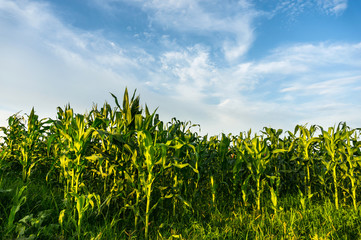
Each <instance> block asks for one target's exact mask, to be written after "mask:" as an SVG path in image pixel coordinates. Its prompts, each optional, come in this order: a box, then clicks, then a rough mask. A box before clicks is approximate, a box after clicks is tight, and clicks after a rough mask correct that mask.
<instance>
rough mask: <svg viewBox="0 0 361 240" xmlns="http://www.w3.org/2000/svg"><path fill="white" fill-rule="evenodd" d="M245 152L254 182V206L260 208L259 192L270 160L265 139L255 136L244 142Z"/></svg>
mask: <svg viewBox="0 0 361 240" xmlns="http://www.w3.org/2000/svg"><path fill="white" fill-rule="evenodd" d="M244 147H245V152H244V155H243V157H244V158H245V160H246V161H247V168H248V169H249V171H250V173H251V175H252V179H253V180H254V181H255V184H256V206H257V211H260V210H261V194H262V193H263V191H264V185H265V174H266V170H267V167H268V163H269V161H270V156H271V154H270V152H269V149H268V146H267V144H266V143H265V141H263V140H262V139H260V137H257V136H255V137H254V138H253V139H252V140H251V141H250V142H248V143H247V142H245V143H244Z"/></svg>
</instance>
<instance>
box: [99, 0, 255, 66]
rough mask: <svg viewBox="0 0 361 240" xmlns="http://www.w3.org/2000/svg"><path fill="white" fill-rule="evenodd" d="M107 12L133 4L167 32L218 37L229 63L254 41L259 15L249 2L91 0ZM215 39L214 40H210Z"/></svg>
mask: <svg viewBox="0 0 361 240" xmlns="http://www.w3.org/2000/svg"><path fill="white" fill-rule="evenodd" d="M94 2H95V3H97V5H98V6H102V7H103V8H104V9H106V10H107V11H108V12H110V13H112V12H114V11H117V8H116V7H113V8H112V7H111V6H116V3H118V4H119V3H123V4H133V5H136V6H138V7H139V8H141V9H143V11H144V12H146V13H147V15H148V17H149V19H150V22H151V25H154V24H156V25H159V26H160V27H161V28H163V29H165V30H167V31H176V32H178V33H187V34H194V35H198V36H206V37H209V36H211V35H214V34H218V35H219V36H220V37H219V39H217V41H218V42H216V43H213V44H215V46H216V48H222V49H223V53H224V57H225V59H226V60H228V61H231V62H232V61H234V60H238V59H239V58H240V57H242V56H244V54H245V53H247V51H248V50H249V48H250V47H251V44H252V42H253V40H254V34H253V28H252V21H253V20H254V19H255V18H256V17H257V16H258V15H259V13H258V12H257V11H256V10H255V9H254V8H253V6H252V4H250V3H249V1H246V0H241V1H232V2H225V1H211V2H208V1H201V0H177V1H163V0H150V1H149V0H133V1H124V0H106V1H98V0H94ZM209 39H212V41H213V40H214V38H209Z"/></svg>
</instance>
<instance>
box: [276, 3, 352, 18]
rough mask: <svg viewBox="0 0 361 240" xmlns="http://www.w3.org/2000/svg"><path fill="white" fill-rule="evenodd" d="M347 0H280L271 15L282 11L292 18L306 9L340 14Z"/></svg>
mask: <svg viewBox="0 0 361 240" xmlns="http://www.w3.org/2000/svg"><path fill="white" fill-rule="evenodd" d="M347 1H348V0H281V1H277V2H278V4H277V6H276V7H275V9H274V10H273V15H275V14H277V13H279V12H282V13H285V14H286V15H288V16H289V17H290V18H291V20H294V19H295V18H296V17H298V16H299V15H300V14H301V13H304V12H306V11H318V12H320V13H322V14H326V15H335V16H339V15H342V14H343V12H344V11H345V10H346V9H347Z"/></svg>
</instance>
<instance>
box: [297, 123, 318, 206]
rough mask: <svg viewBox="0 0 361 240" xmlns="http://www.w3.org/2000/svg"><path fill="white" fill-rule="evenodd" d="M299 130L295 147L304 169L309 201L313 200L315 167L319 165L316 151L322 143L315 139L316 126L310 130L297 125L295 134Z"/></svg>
mask: <svg viewBox="0 0 361 240" xmlns="http://www.w3.org/2000/svg"><path fill="white" fill-rule="evenodd" d="M297 130H299V132H300V133H299V137H297V138H296V139H295V143H294V146H295V147H296V148H297V152H298V154H299V159H298V161H300V163H301V165H302V166H303V167H304V169H305V171H304V173H305V174H304V187H305V194H306V196H307V199H308V200H311V197H312V196H313V193H312V182H313V178H314V174H315V173H316V170H315V167H317V166H316V165H317V163H316V162H315V156H314V155H315V154H314V153H315V151H316V150H315V149H316V147H317V144H318V143H319V142H320V139H319V138H318V137H313V135H314V133H315V132H316V130H317V127H316V126H315V125H312V126H311V127H310V129H307V127H306V126H300V125H297V126H296V128H295V132H297ZM312 169H313V171H311V170H312Z"/></svg>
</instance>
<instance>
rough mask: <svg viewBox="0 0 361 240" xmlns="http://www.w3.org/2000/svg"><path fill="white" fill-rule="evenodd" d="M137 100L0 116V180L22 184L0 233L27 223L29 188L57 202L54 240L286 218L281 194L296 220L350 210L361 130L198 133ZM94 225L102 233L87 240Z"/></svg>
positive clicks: (359, 174) (360, 173)
mask: <svg viewBox="0 0 361 240" xmlns="http://www.w3.org/2000/svg"><path fill="white" fill-rule="evenodd" d="M135 93H136V92H134V94H133V95H132V96H131V97H130V96H129V95H128V91H127V90H125V93H124V96H123V102H122V103H119V101H118V98H117V97H116V96H115V95H113V94H112V96H113V97H114V101H115V107H112V106H111V105H110V104H108V103H105V104H104V105H103V106H102V107H101V108H98V107H97V106H96V105H94V106H93V107H92V109H91V111H90V112H89V113H86V114H77V113H74V111H73V109H72V108H71V107H70V105H67V106H65V107H64V108H60V107H58V108H57V117H56V119H39V117H38V116H37V115H36V114H35V111H34V109H32V111H31V113H30V114H29V115H26V116H20V115H19V114H15V115H13V116H10V117H9V118H8V126H6V127H1V131H2V133H3V137H2V141H1V143H0V144H1V145H0V169H1V173H2V178H5V177H6V176H7V175H6V174H13V175H15V176H19V178H21V181H22V183H23V185H24V187H23V188H21V189H16V192H15V194H14V195H15V197H14V199H13V204H14V206H15V207H13V208H10V207H8V208H6V207H5V203H4V202H3V203H2V206H3V209H4V210H3V213H2V216H6V218H5V217H2V218H1V219H0V221H1V222H2V224H1V226H3V227H2V229H1V231H2V232H3V236H8V237H9V238H11V237H14V236H15V237H16V236H19V234H20V230H19V229H23V234H25V231H26V229H27V228H26V226H27V225H26V224H23V225H25V227H23V228H19V224H16V223H17V222H18V219H20V218H21V217H24V216H21V208H22V206H23V204H24V203H25V202H26V201H27V199H26V197H25V192H27V191H28V189H27V188H26V185H27V184H28V183H31V182H35V181H37V182H41V183H42V184H46V185H47V186H48V187H49V188H50V189H52V191H53V192H52V193H49V194H54V196H58V198H59V199H60V200H59V201H58V200H57V199H58V198H57V197H54V202H56V204H54V205H55V206H56V207H55V209H53V210H52V213H51V214H52V215H55V216H56V220H57V222H55V223H54V224H57V226H58V228H57V234H58V235H57V237H58V239H68V238H72V237H74V238H75V239H84V238H85V239H107V237H106V231H108V230H109V229H110V228H116V229H121V231H123V234H124V233H126V235H124V236H128V237H129V238H137V239H138V238H141V239H143V238H144V239H149V238H152V239H154V238H155V236H157V237H158V238H160V235H161V233H160V231H159V229H161V228H162V227H163V226H164V223H165V222H166V223H168V225H171V223H175V222H182V221H183V222H184V221H187V219H193V218H197V219H203V220H204V221H207V219H210V218H211V216H212V214H216V213H217V212H222V213H223V212H229V213H237V212H239V211H240V209H241V210H242V211H241V212H243V213H244V214H253V215H255V216H262V215H264V214H271V215H272V216H277V215H279V214H282V212H284V211H287V209H288V210H289V206H288V205H287V204H286V203H285V201H283V199H287V197H288V196H293V197H294V199H296V205H297V206H296V207H297V209H299V211H300V213H302V212H306V211H307V210H308V209H310V206H312V205H313V204H315V203H325V202H327V201H329V202H331V203H332V206H333V207H334V208H335V209H348V211H351V212H353V213H354V214H356V215H357V214H358V213H359V211H360V201H361V199H360V191H361V189H360V188H359V186H360V181H361V140H360V134H361V129H359V128H357V129H351V128H350V127H348V126H347V125H346V123H339V124H338V125H337V126H334V127H329V128H327V129H324V128H322V127H321V126H316V125H312V126H309V127H308V126H300V125H297V126H296V127H295V129H294V130H293V131H283V130H282V129H273V128H267V127H265V128H264V129H263V130H262V131H261V132H260V133H259V134H257V133H256V134H253V133H252V132H251V130H249V131H248V132H240V134H239V135H237V136H232V135H226V134H223V133H222V134H220V135H219V136H211V137H210V136H207V135H206V136H200V135H199V134H198V133H197V131H194V130H196V129H198V127H199V126H198V125H195V124H192V123H191V122H182V121H179V120H177V119H175V118H173V119H171V121H170V122H168V123H165V122H163V121H161V120H160V118H159V116H158V114H156V111H154V112H150V111H149V109H148V107H147V106H145V107H144V108H142V107H141V105H140V99H139V96H136V95H135ZM3 188H4V187H3ZM7 191H8V190H7V189H2V190H1V193H0V194H2V195H3V196H5V195H6V194H7V193H6V192H7ZM9 191H10V190H9ZM14 191H15V190H14ZM56 194H57V195H56ZM4 198H5V197H4ZM0 200H2V198H0ZM357 216H358V215H357ZM33 218H34V217H33ZM23 219H24V218H22V219H21V220H23ZM184 219H186V220H184ZM24 221H25V220H24ZM97 223H98V224H99V223H105V225H106V227H105V228H104V229H103V231H100V232H97V233H89V232H90V231H91V230H89V227H88V226H89V224H97ZM119 226H121V227H119ZM28 228H29V227H28ZM106 229H108V230H106ZM114 231H116V230H114ZM119 231H120V230H119ZM119 236H120V235H119ZM152 236H153V237H152ZM170 237H172V238H181V236H180V235H179V234H177V233H172V234H171V236H170ZM119 238H120V237H119Z"/></svg>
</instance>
